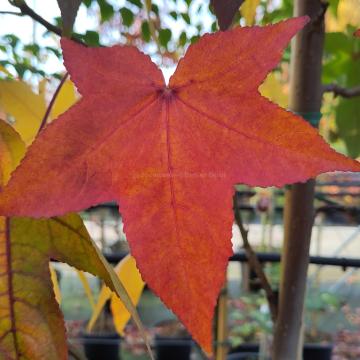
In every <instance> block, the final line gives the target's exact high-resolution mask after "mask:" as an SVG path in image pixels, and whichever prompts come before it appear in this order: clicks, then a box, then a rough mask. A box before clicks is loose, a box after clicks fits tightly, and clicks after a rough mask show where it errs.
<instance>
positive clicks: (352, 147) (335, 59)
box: [0, 0, 360, 158]
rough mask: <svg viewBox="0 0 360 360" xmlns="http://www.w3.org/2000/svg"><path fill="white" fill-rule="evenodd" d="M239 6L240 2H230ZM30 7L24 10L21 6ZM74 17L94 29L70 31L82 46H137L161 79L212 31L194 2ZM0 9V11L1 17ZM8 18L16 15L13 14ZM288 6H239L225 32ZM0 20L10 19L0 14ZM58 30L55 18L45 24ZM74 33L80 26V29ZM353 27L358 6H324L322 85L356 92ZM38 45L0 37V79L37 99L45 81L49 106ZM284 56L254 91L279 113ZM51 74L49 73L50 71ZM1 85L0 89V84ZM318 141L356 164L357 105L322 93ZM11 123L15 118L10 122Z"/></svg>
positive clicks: (262, 0)
mask: <svg viewBox="0 0 360 360" xmlns="http://www.w3.org/2000/svg"><path fill="white" fill-rule="evenodd" d="M238 3H241V1H238ZM28 5H29V6H31V3H28ZM81 8H82V10H83V11H84V10H85V11H86V13H87V16H88V17H91V18H92V19H93V21H94V27H93V28H91V29H86V28H82V27H81V26H79V25H80V24H79V23H78V24H76V25H77V26H76V27H75V29H76V32H75V33H74V36H76V37H77V38H78V39H81V40H82V41H83V42H85V43H86V44H87V45H89V46H104V45H105V46H109V45H113V44H127V45H133V46H137V47H138V48H139V49H140V50H142V51H143V52H145V53H147V54H149V55H150V56H151V57H152V59H153V61H155V62H156V63H157V64H158V65H159V66H161V68H162V69H163V71H164V73H165V77H168V75H169V74H171V72H172V71H173V70H174V68H175V66H176V63H177V62H178V61H179V59H180V58H181V57H182V56H183V55H184V53H185V51H186V49H187V47H188V46H189V45H190V44H192V43H194V42H196V41H197V40H198V39H199V37H200V36H201V35H203V34H204V33H207V32H215V31H218V30H219V28H218V23H217V20H216V16H215V14H214V8H213V4H212V2H210V1H201V0H153V1H151V0H145V1H144V0H122V1H119V0H83V1H82V4H81ZM1 10H2V9H1V6H0V11H1ZM14 11H16V8H15V7H14ZM292 12H293V1H292V0H246V1H243V2H242V4H241V6H240V8H239V10H238V11H236V12H235V16H234V19H233V25H232V26H246V25H253V24H254V25H257V24H258V25H264V24H268V23H271V22H277V21H280V20H282V19H284V18H287V17H291V16H292ZM3 16H13V15H9V14H2V15H1V17H3ZM46 20H47V21H49V22H51V23H52V24H54V25H56V26H58V27H60V28H61V25H62V24H61V17H60V11H59V16H58V17H56V18H53V19H46ZM81 25H82V24H81ZM359 26H360V0H330V1H329V8H328V10H327V13H326V28H327V35H326V42H325V52H324V70H323V82H324V84H333V83H335V84H338V85H339V86H342V87H346V88H349V87H354V86H358V85H360V39H356V38H355V37H354V36H353V32H354V30H355V29H356V28H358V27H359ZM41 30H42V32H43V33H42V37H45V38H52V39H53V42H52V44H53V45H52V46H49V45H47V46H44V45H42V44H43V42H42V41H39V37H35V36H34V39H33V42H29V43H24V42H23V41H22V39H19V38H18V37H17V36H16V35H15V34H13V33H8V34H5V35H3V36H1V37H0V77H1V79H3V80H4V79H7V80H8V79H9V78H12V79H19V80H24V81H26V82H27V83H28V84H30V85H31V88H32V90H33V92H37V91H38V88H39V84H41V82H42V81H43V80H44V79H48V80H50V81H49V86H48V94H46V93H45V94H44V96H45V97H46V96H47V98H48V99H49V98H51V91H54V86H55V85H51V84H56V81H57V80H58V79H60V78H61V76H62V73H61V71H59V70H58V69H61V67H59V66H58V67H54V71H49V70H48V69H49V67H45V66H44V64H46V63H47V62H54V61H55V60H54V59H56V61H58V63H59V64H61V48H60V46H59V38H58V37H57V36H56V35H54V34H53V33H50V32H49V31H47V30H46V29H45V28H42V27H41ZM289 61H290V50H289V49H287V50H286V52H285V54H284V56H283V61H282V63H281V64H280V65H279V66H278V68H277V69H275V71H274V72H273V73H272V74H271V75H270V76H269V77H268V79H267V80H266V82H265V84H264V85H263V86H262V89H261V91H262V92H263V94H264V95H265V96H267V97H269V98H271V100H273V101H274V102H276V103H278V104H280V105H281V106H283V107H286V105H287V96H288V82H289V66H288V64H289ZM50 69H52V67H50ZM0 85H1V84H0ZM1 98H2V96H1V87H0V109H1V110H2V113H5V115H6V116H7V115H12V114H9V110H8V109H7V108H6V106H5V107H4V105H3V104H2V101H1ZM1 110H0V111H1ZM322 112H323V115H324V116H323V119H322V121H321V124H320V132H321V134H322V135H323V136H324V137H325V138H326V139H327V140H328V141H329V142H330V143H331V144H332V146H334V147H335V148H336V149H337V150H338V151H340V152H343V153H345V154H347V155H350V156H351V157H353V158H356V157H358V156H359V155H360V141H359V138H360V130H359V129H360V101H359V99H358V98H356V97H355V98H351V99H344V98H341V97H335V96H333V95H332V94H330V93H328V94H325V96H324V106H323V110H322ZM13 120H15V121H16V118H15V119H13Z"/></svg>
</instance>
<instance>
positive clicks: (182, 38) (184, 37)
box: [179, 31, 187, 46]
mask: <svg viewBox="0 0 360 360" xmlns="http://www.w3.org/2000/svg"><path fill="white" fill-rule="evenodd" d="M186 42H187V35H186V32H185V31H183V32H182V33H181V34H180V37H179V45H180V46H185V44H186Z"/></svg>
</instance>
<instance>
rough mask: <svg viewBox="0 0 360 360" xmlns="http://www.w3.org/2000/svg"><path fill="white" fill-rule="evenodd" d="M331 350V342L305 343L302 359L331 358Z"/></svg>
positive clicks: (325, 359)
mask: <svg viewBox="0 0 360 360" xmlns="http://www.w3.org/2000/svg"><path fill="white" fill-rule="evenodd" d="M332 350H333V346H332V345H331V344H324V345H323V344H305V345H304V352H303V355H304V360H331V355H332Z"/></svg>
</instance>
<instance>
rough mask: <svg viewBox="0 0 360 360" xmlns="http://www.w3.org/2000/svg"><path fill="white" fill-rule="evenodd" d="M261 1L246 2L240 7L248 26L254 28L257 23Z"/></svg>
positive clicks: (246, 0) (248, 0)
mask: <svg viewBox="0 0 360 360" xmlns="http://www.w3.org/2000/svg"><path fill="white" fill-rule="evenodd" d="M259 4H260V0H245V1H244V2H243V4H242V5H241V7H240V12H241V14H242V16H243V17H244V19H245V24H246V26H252V25H254V23H255V16H256V9H257V7H258V5H259Z"/></svg>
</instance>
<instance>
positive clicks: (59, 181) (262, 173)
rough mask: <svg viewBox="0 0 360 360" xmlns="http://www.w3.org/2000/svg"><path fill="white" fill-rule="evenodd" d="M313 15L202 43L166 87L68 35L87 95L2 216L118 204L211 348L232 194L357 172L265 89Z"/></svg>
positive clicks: (50, 134)
mask: <svg viewBox="0 0 360 360" xmlns="http://www.w3.org/2000/svg"><path fill="white" fill-rule="evenodd" d="M307 21H308V19H307V18H306V17H302V18H295V19H291V20H288V21H283V22H280V23H278V24H276V25H272V26H266V27H254V28H236V29H233V30H231V31H228V32H219V33H216V34H213V35H205V36H203V37H202V38H201V39H200V40H199V41H198V42H197V43H196V44H194V45H192V46H190V47H189V49H188V51H187V53H186V55H185V57H184V58H183V59H182V60H181V61H180V63H179V65H178V67H177V69H176V72H175V74H174V75H173V76H172V77H171V79H170V82H169V85H168V86H167V85H165V83H164V79H163V76H162V74H161V71H160V70H159V69H158V68H157V67H156V66H155V65H154V64H153V63H152V62H151V61H150V59H149V57H147V56H145V55H144V54H142V53H141V52H139V51H138V50H137V49H135V48H133V47H122V46H114V47H112V48H86V47H83V46H81V45H78V44H75V43H73V42H71V41H70V40H67V39H63V40H62V47H63V52H64V59H65V65H66V67H67V70H68V71H69V73H70V75H71V78H72V80H73V81H74V83H75V85H76V86H77V88H78V90H79V91H80V93H81V94H82V95H83V98H82V99H81V100H80V101H79V102H78V103H77V104H76V105H75V106H73V107H72V108H71V109H70V110H69V111H67V112H66V113H64V114H63V115H61V116H60V118H59V119H58V120H57V121H55V122H53V123H52V124H50V125H48V126H47V127H46V129H45V130H43V131H42V133H41V134H40V136H39V138H38V139H36V140H35V141H34V143H33V145H32V146H31V148H30V149H29V151H28V154H27V156H26V158H25V160H23V162H22V164H21V165H20V166H19V167H18V169H17V170H16V171H15V173H14V175H13V176H12V178H11V180H10V182H9V184H8V186H7V188H6V189H5V191H4V192H3V194H2V196H1V199H0V213H3V214H7V215H13V214H17V215H29V216H35V217H40V216H53V215H58V214H63V213H66V212H69V211H77V210H81V209H84V208H87V207H89V206H92V205H94V204H97V203H100V202H105V201H109V200H116V201H118V202H119V204H120V212H121V214H122V216H123V219H124V223H125V228H124V230H125V232H126V235H127V237H128V240H129V243H130V247H131V253H132V255H133V256H134V257H135V258H136V262H137V265H138V267H139V269H140V271H141V274H142V276H143V279H144V281H146V282H147V283H148V284H149V286H150V287H151V288H152V289H153V290H154V291H155V292H156V293H157V294H158V295H159V296H160V297H161V298H162V299H163V301H164V302H165V303H166V304H167V305H168V306H169V307H170V308H171V309H172V310H173V311H174V312H175V313H176V314H177V315H178V316H179V318H180V319H181V320H182V321H183V323H184V324H185V325H186V326H187V328H188V329H189V331H190V332H191V333H192V335H193V337H194V338H195V339H196V340H197V341H198V342H199V344H200V345H201V346H202V347H203V349H204V350H205V351H207V352H211V338H212V337H211V322H212V318H213V309H214V306H215V304H216V299H217V295H218V292H219V289H220V287H221V286H222V284H223V282H224V279H225V268H226V266H227V262H228V258H229V256H230V255H231V253H232V250H231V242H230V238H231V227H232V222H233V213H232V194H233V185H234V184H236V183H245V184H249V185H253V186H255V185H256V186H270V185H276V186H282V185H284V184H288V183H293V182H297V181H305V180H306V179H308V178H310V177H315V176H316V175H317V174H319V173H321V172H326V171H333V170H343V171H359V170H360V165H359V163H357V162H355V161H353V160H350V159H347V158H346V157H344V156H342V155H340V154H337V153H336V152H335V151H333V150H331V149H330V147H329V146H328V145H327V144H326V143H325V142H324V141H323V139H322V138H321V137H320V136H319V135H318V133H317V131H316V130H315V129H314V128H312V127H311V126H310V125H309V124H308V123H306V122H305V121H304V120H302V119H301V118H300V117H298V116H296V115H294V114H292V113H291V112H287V111H285V110H283V109H281V108H280V107H278V106H277V105H275V104H273V103H271V102H270V101H269V100H267V99H265V98H264V97H262V96H261V95H260V94H259V92H258V87H259V85H260V84H261V83H262V81H263V80H264V79H265V77H266V75H267V73H268V72H269V71H270V70H271V69H273V68H274V67H275V66H276V64H277V63H278V62H279V60H280V58H281V53H282V51H283V49H284V48H285V47H286V46H287V44H288V43H289V41H290V39H291V37H292V36H293V35H294V34H296V32H298V31H299V30H300V29H301V28H302V27H303V26H304V25H305V24H306V22H307Z"/></svg>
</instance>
